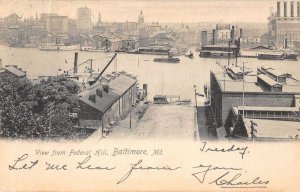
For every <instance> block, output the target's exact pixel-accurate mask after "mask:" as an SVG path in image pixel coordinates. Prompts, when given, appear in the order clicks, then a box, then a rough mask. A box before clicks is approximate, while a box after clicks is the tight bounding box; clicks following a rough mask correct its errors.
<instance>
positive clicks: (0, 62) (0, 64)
mask: <svg viewBox="0 0 300 192" xmlns="http://www.w3.org/2000/svg"><path fill="white" fill-rule="evenodd" d="M0 69H2V59H0Z"/></svg>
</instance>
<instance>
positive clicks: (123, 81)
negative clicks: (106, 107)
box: [109, 74, 137, 96]
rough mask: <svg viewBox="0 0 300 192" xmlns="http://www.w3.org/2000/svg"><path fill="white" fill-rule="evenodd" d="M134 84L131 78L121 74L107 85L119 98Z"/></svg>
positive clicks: (134, 81)
mask: <svg viewBox="0 0 300 192" xmlns="http://www.w3.org/2000/svg"><path fill="white" fill-rule="evenodd" d="M136 82H137V81H136V80H135V79H133V78H132V77H128V76H126V75H123V74H121V75H120V76H118V77H116V79H114V80H112V81H111V82H110V83H109V87H110V88H111V89H113V90H114V91H115V92H116V93H117V94H118V95H120V96H121V95H123V94H124V93H125V92H126V91H127V90H128V89H129V88H130V87H132V86H133V85H134V84H135V83H136Z"/></svg>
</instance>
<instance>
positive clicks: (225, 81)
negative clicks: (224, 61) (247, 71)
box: [213, 68, 300, 94]
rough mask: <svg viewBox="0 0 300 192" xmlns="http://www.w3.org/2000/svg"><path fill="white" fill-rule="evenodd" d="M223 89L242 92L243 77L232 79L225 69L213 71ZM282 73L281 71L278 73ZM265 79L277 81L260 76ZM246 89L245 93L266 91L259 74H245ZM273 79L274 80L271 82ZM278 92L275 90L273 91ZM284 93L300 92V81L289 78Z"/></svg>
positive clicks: (284, 86)
mask: <svg viewBox="0 0 300 192" xmlns="http://www.w3.org/2000/svg"><path fill="white" fill-rule="evenodd" d="M213 73H214V75H215V77H216V79H217V81H218V82H219V86H220V88H221V90H222V91H223V92H224V91H225V92H242V91H243V90H242V87H243V79H232V78H231V77H230V76H229V75H228V74H224V70H223V69H221V68H219V69H218V70H214V71H213ZM278 74H281V73H278ZM259 77H261V78H263V79H268V81H270V82H269V83H274V84H275V83H276V84H278V83H277V82H276V81H274V80H272V79H270V78H269V77H267V76H266V75H263V76H259ZM244 78H245V83H244V91H245V93H247V92H248V93H264V92H266V91H265V90H264V89H263V88H262V87H260V86H259V85H258V84H257V76H248V75H245V76H244ZM271 81H272V82H271ZM272 93H274V94H276V93H275V92H272ZM282 93H295V94H300V82H299V81H298V80H296V79H293V78H287V81H286V84H283V85H282V92H279V94H282Z"/></svg>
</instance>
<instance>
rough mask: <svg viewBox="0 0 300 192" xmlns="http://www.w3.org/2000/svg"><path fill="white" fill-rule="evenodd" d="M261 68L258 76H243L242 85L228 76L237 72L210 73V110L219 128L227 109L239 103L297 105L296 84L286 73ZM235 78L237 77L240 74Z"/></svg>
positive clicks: (298, 92) (299, 90) (299, 91)
mask: <svg viewBox="0 0 300 192" xmlns="http://www.w3.org/2000/svg"><path fill="white" fill-rule="evenodd" d="M264 69H265V70H258V73H259V74H258V75H253V76H246V75H244V83H243V78H234V77H235V76H233V75H232V74H231V75H230V74H229V71H231V73H233V72H234V71H237V70H229V69H226V72H224V71H223V70H218V71H215V72H213V71H211V73H210V89H211V92H210V95H211V108H212V111H213V113H214V116H215V118H216V120H217V123H218V126H219V127H220V126H222V125H224V123H225V120H226V118H227V116H228V113H229V111H230V109H231V108H232V107H235V106H243V103H244V106H265V107H297V106H299V95H300V83H299V81H297V80H295V79H293V78H292V77H291V75H290V74H285V73H280V72H278V71H276V70H274V69H271V68H266V67H265V68H264ZM236 76H237V77H240V74H238V75H236ZM243 87H244V91H243ZM243 95H244V97H243Z"/></svg>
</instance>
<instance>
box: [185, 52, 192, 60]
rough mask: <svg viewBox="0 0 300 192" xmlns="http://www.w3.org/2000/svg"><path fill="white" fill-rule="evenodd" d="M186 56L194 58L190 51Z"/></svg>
mask: <svg viewBox="0 0 300 192" xmlns="http://www.w3.org/2000/svg"><path fill="white" fill-rule="evenodd" d="M185 56H186V57H188V58H190V59H192V58H194V54H193V53H192V51H190V53H187V54H185Z"/></svg>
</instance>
